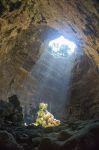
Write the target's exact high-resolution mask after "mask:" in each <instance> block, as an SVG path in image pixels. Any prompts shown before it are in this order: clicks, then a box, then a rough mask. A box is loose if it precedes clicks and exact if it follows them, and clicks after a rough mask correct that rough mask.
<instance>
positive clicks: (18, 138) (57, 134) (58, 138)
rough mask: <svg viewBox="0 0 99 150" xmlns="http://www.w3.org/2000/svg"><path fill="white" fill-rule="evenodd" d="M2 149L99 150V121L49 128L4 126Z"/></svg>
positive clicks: (0, 145)
mask: <svg viewBox="0 0 99 150" xmlns="http://www.w3.org/2000/svg"><path fill="white" fill-rule="evenodd" d="M1 133H2V134H4V136H6V137H4V140H3V137H2V134H1ZM11 139H13V140H11ZM5 146H6V149H7V150H8V149H11V150H13V149H14V150H21V149H23V150H99V120H88V121H75V122H70V121H68V122H64V123H62V124H61V125H60V126H57V127H52V128H43V127H40V126H39V127H35V126H33V125H31V126H27V127H24V126H17V125H9V126H3V127H1V128H0V150H1V149H2V150H4V149H5ZM11 146H12V147H11ZM2 147H3V148H2ZM9 147H10V148H9ZM13 147H14V148H13Z"/></svg>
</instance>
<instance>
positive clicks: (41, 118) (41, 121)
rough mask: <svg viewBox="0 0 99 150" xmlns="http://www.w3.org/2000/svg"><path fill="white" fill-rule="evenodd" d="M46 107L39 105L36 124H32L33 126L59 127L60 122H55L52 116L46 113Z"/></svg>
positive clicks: (43, 104) (42, 104)
mask: <svg viewBox="0 0 99 150" xmlns="http://www.w3.org/2000/svg"><path fill="white" fill-rule="evenodd" d="M47 107H48V105H47V104H45V103H40V105H39V111H38V113H37V115H38V116H37V119H36V122H35V123H34V125H35V126H39V125H41V126H42V127H44V128H47V127H54V126H59V125H60V121H59V120H56V119H55V118H54V116H53V115H52V114H51V113H50V112H48V110H47Z"/></svg>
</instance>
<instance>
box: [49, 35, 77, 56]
mask: <svg viewBox="0 0 99 150" xmlns="http://www.w3.org/2000/svg"><path fill="white" fill-rule="evenodd" d="M75 49H76V44H75V43H74V42H72V41H70V40H68V39H65V38H64V37H63V36H60V37H59V38H57V39H55V40H52V41H50V42H49V51H50V53H51V54H52V55H54V56H63V57H64V56H67V55H70V54H72V53H73V52H74V51H75Z"/></svg>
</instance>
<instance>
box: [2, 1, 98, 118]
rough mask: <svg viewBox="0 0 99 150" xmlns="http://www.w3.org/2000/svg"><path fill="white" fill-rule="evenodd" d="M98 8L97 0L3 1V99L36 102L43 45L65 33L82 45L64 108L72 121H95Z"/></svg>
mask: <svg viewBox="0 0 99 150" xmlns="http://www.w3.org/2000/svg"><path fill="white" fill-rule="evenodd" d="M98 5H99V3H98V1H96V0H95V1H93V0H87V1H86V0H83V1H82V0H79V1H77V0H70V1H68V0H67V1H66V0H62V1H58V0H55V1H54V0H50V1H49V0H39V1H38V0H28V1H27V0H24V1H22V0H9V1H6V0H1V1H0V10H1V12H0V98H1V99H5V100H6V99H7V97H9V96H11V95H12V94H17V95H18V97H19V99H20V101H21V104H22V105H29V106H30V104H33V103H34V101H35V98H33V95H34V94H35V92H36V89H37V84H38V80H36V79H35V78H34V77H32V76H31V71H32V69H33V67H34V65H35V63H36V62H37V60H39V57H40V55H41V54H42V52H43V48H41V45H43V47H44V48H46V45H47V43H48V42H49V41H50V40H52V39H55V38H57V37H59V36H60V35H63V36H64V37H66V38H68V39H70V40H72V41H75V43H76V44H77V47H78V48H77V56H78V58H77V59H76V60H75V67H74V69H73V71H72V76H73V79H72V82H71V85H70V89H71V100H70V101H69V103H68V107H67V108H66V109H67V112H68V113H69V118H79V119H87V118H97V117H98V114H99V111H98V104H99V92H98V90H99V8H98ZM81 53H84V54H83V55H82V54H81ZM44 65H45V64H44ZM40 78H42V76H39V79H40ZM57 82H58V81H57ZM63 84H64V83H63ZM60 88H61V87H60ZM59 105H60V104H59Z"/></svg>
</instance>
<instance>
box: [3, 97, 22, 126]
mask: <svg viewBox="0 0 99 150" xmlns="http://www.w3.org/2000/svg"><path fill="white" fill-rule="evenodd" d="M22 122H23V114H22V107H21V106H20V102H19V100H18V98H17V96H16V95H13V96H11V97H9V102H5V101H2V100H0V123H1V126H2V124H5V123H6V124H8V123H11V124H22Z"/></svg>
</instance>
